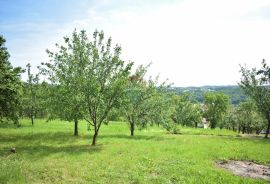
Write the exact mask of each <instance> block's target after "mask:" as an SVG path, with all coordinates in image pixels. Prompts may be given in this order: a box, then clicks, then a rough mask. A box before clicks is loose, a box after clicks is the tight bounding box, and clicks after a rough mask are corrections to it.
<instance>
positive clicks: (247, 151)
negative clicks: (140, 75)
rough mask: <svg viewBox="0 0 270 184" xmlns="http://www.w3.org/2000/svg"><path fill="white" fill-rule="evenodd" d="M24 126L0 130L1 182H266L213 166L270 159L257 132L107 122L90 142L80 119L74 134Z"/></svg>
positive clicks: (60, 124) (58, 126)
mask: <svg viewBox="0 0 270 184" xmlns="http://www.w3.org/2000/svg"><path fill="white" fill-rule="evenodd" d="M22 125H23V126H22V127H20V128H14V127H4V126H2V127H1V128H0V183H12V184H13V183H27V184H29V183H115V184H121V183H155V184H156V183H196V184H200V183H222V184H227V183H243V184H244V183H269V181H266V180H260V179H250V178H244V177H240V176H235V175H233V174H231V173H230V172H229V171H226V170H224V169H221V168H218V167H217V166H216V165H215V161H217V160H229V159H235V160H251V161H255V162H257V163H264V164H270V140H269V139H268V140H266V139H263V138H261V137H242V136H238V134H236V133H235V132H232V131H228V130H204V129H192V128H181V134H177V135H172V134H168V133H166V131H164V130H162V129H160V128H159V127H149V128H148V129H147V130H143V131H138V130H136V131H135V136H134V137H130V136H129V129H128V126H127V124H126V123H124V122H110V123H109V125H103V126H102V127H101V131H100V135H99V137H98V140H97V145H96V146H90V144H91V132H89V131H87V127H86V123H85V122H79V136H78V137H74V136H73V123H68V122H64V121H51V122H45V120H37V122H36V123H35V125H34V127H32V126H31V125H30V120H23V121H22ZM11 147H15V148H16V151H17V153H15V154H14V153H11V152H10V148H11Z"/></svg>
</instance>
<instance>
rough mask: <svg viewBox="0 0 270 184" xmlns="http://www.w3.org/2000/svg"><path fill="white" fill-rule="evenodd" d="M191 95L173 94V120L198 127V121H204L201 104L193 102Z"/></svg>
mask: <svg viewBox="0 0 270 184" xmlns="http://www.w3.org/2000/svg"><path fill="white" fill-rule="evenodd" d="M189 97H190V96H189V94H183V95H181V96H179V95H174V96H173V104H174V105H173V106H174V111H173V114H172V120H173V121H174V122H175V123H177V124H181V125H184V126H193V127H196V128H197V126H198V123H201V121H202V114H201V108H200V105H199V104H196V103H192V102H191V101H190V100H189Z"/></svg>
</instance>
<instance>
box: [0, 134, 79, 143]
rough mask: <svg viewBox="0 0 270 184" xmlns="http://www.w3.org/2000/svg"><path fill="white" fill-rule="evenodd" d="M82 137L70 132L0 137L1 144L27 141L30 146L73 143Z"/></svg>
mask: <svg viewBox="0 0 270 184" xmlns="http://www.w3.org/2000/svg"><path fill="white" fill-rule="evenodd" d="M80 138H81V137H80V136H78V137H75V136H73V135H72V134H70V133H68V132H53V133H52V132H51V133H50V132H37V133H22V134H13V135H8V134H6V135H0V143H7V142H8V143H16V142H17V141H26V142H28V143H29V144H34V143H37V142H41V143H42V142H43V143H46V142H50V143H55V144H57V143H59V144H61V143H65V142H73V141H75V140H77V139H80Z"/></svg>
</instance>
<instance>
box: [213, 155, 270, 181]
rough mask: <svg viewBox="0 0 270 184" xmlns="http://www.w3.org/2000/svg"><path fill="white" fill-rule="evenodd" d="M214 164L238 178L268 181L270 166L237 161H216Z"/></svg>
mask: <svg viewBox="0 0 270 184" xmlns="http://www.w3.org/2000/svg"><path fill="white" fill-rule="evenodd" d="M216 164H217V166H218V167H221V168H225V169H227V170H230V171H232V172H233V173H234V174H235V175H238V176H244V177H250V178H260V179H265V180H269V179H270V166H268V165H260V164H256V163H254V162H249V161H238V160H229V161H217V162H216Z"/></svg>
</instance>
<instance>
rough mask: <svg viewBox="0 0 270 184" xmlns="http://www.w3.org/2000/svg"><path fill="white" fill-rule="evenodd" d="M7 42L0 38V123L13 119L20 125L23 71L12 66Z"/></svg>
mask: <svg viewBox="0 0 270 184" xmlns="http://www.w3.org/2000/svg"><path fill="white" fill-rule="evenodd" d="M5 42H6V40H5V39H4V37H3V36H0V121H4V119H7V120H9V119H11V120H12V121H13V122H14V123H15V124H17V125H19V122H18V120H19V109H20V105H21V103H20V95H21V87H22V83H21V81H20V74H21V73H22V70H21V68H20V67H15V68H13V67H12V66H11V64H10V62H9V53H8V51H7V48H6V47H5Z"/></svg>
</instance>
